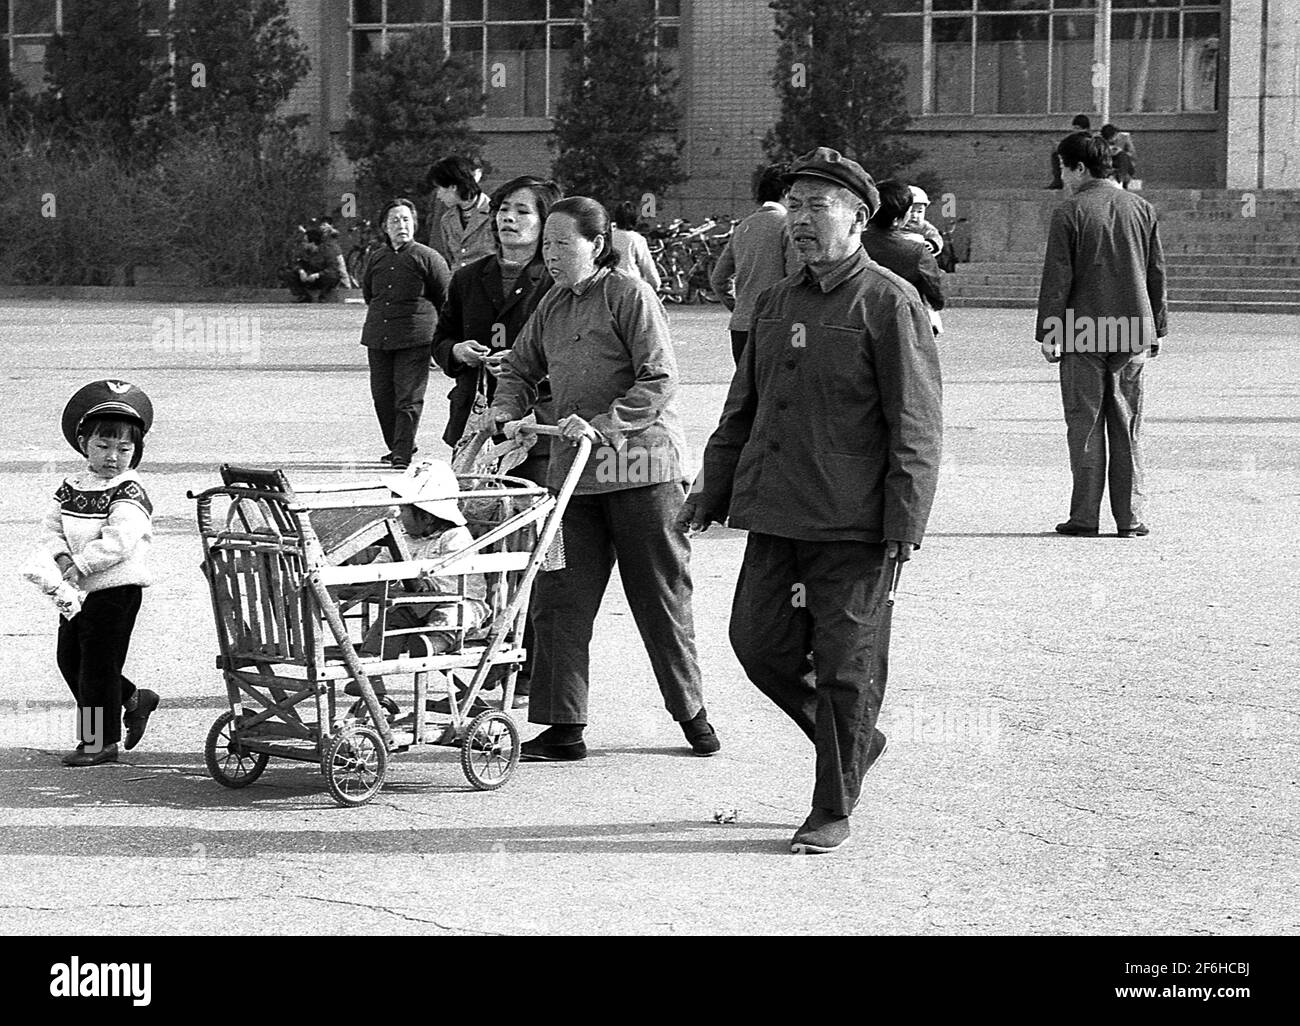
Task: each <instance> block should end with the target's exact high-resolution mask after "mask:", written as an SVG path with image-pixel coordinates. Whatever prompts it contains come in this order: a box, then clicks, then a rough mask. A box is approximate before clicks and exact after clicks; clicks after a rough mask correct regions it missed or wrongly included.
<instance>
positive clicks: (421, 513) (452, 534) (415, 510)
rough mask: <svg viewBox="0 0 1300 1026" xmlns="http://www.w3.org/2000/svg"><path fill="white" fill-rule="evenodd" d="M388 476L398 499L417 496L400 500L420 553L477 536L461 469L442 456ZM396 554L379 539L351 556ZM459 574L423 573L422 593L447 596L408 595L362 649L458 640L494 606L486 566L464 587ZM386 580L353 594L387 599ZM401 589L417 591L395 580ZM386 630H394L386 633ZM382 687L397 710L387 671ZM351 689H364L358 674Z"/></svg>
mask: <svg viewBox="0 0 1300 1026" xmlns="http://www.w3.org/2000/svg"><path fill="white" fill-rule="evenodd" d="M382 481H383V484H384V485H385V486H386V487H387V488H388V489H389V490H390V491H391V492H392V493H393V495H394V497H396V498H398V499H405V500H410V504H408V505H403V506H402V507H401V525H402V530H403V532H404V533H405V535H406V540H407V544H408V546H409V548H410V551H411V558H413V559H438V558H440V557H442V556H445V555H447V554H449V553H452V552H456V551H459V550H460V549H463V548H466V547H467V546H469V545H471V544H473V540H474V539H473V536H472V535H471V533H470V531H469V528H468V527H466V526H465V516H464V514H463V513H462V512H461V509H460V504H459V503H458V502H457V500H456V495H457V493H458V491H459V488H458V485H457V482H456V475H455V474H454V473H453V472H452V469H451V467H450V466H449V465H448V464H446V463H442V462H438V461H429V462H426V463H422V464H419V465H417V466H414V467H412V468H411V469H410V470H409V471H407V472H406V473H404V474H395V475H392V476H389V477H385V478H383V479H382ZM391 559H392V557H391V556H390V554H389V553H388V551H387V550H385V549H381V548H379V547H373V548H369V549H364V550H362V551H361V552H359V553H357V555H355V556H353V557H352V558H351V559H349V560H348V563H350V564H358V563H375V562H389V561H391ZM459 582H460V579H459V578H458V577H454V576H451V577H421V578H420V580H419V582H418V583H417V584H416V592H417V593H427V594H429V595H431V596H442V598H440V599H438V600H435V601H431V602H411V603H407V602H403V603H401V604H398V605H394V606H391V607H390V608H389V609H388V610H387V615H386V616H384V617H380V618H377V619H376V621H375V622H374V623H373V624H372V625H371V627H370V629H369V631H367V633H366V636H365V639H364V640H363V641H362V643H361V646H360V648H359V649H358V652H359V654H360V655H362V656H382V658H384V659H397V658H399V657H400V656H401V655H403V654H404V653H409V654H412V655H417V656H422V655H426V654H432V655H441V654H442V653H444V652H448V651H450V650H451V649H453V648H455V647H456V645H457V644H458V643H459V641H460V639H461V638H463V637H464V635H465V632H466V631H472V630H474V629H476V628H478V627H481V626H482V625H483V624H484V623H486V622H487V620H488V618H489V616H490V613H491V611H490V609H489V607H488V604H487V602H486V601H484V598H485V596H486V594H487V586H486V583H485V581H484V580H483V576H482V575H481V574H472V575H469V576H468V577H467V578H466V580H465V587H464V594H462V593H461V587H460V583H459ZM383 595H384V586H383V585H382V584H374V585H363V586H361V587H360V588H356V589H349V590H348V591H347V592H346V593H345V597H347V598H362V597H364V598H373V599H380V600H382V598H383ZM394 596H401V597H404V598H411V597H414V596H412V595H411V594H410V593H409V592H408V593H403V592H402V591H401V590H400V589H398V588H393V589H392V590H391V591H390V593H389V597H390V599H391V598H392V597H394ZM425 627H434V628H437V627H446V628H448V629H447V630H433V631H428V630H421V631H419V632H418V633H412V634H395V635H394V634H393V633H392V632H394V631H405V630H411V629H414V628H425ZM385 635H387V636H385ZM374 688H375V695H376V697H377V698H378V699H379V701H380V704H381V705H382V706H383V707H384V709H385V710H386V711H387V712H388V713H389V714H390V715H396V713H397V712H398V711H399V710H398V707H397V704H396V703H395V702H393V700H392V699H391V698H389V697H388V695H387V693H386V690H385V688H384V683H383V678H382V677H377V678H375V681H374ZM344 690H345V691H346V692H347V693H348V694H349V695H353V696H359V695H360V693H361V692H360V689H359V688H357V685H356V684H355V682H349V683H348V685H347V687H346V688H345V689H344Z"/></svg>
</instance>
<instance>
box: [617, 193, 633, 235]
mask: <svg viewBox="0 0 1300 1026" xmlns="http://www.w3.org/2000/svg"><path fill="white" fill-rule="evenodd" d="M614 227H615V228H622V229H623V230H624V231H625V232H634V231H636V205H635V204H634V203H633V202H632V201H631V200H624V201H623V202H622V203H620V204H619V205H618V206H616V207H615V208H614Z"/></svg>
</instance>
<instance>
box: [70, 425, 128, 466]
mask: <svg viewBox="0 0 1300 1026" xmlns="http://www.w3.org/2000/svg"><path fill="white" fill-rule="evenodd" d="M92 438H114V439H122V440H124V441H128V442H130V443H131V444H132V445H134V446H135V452H133V453H132V454H131V469H132V470H134V469H135V468H136V467H138V466H139V465H140V460H141V458H142V457H143V456H144V431H143V430H141V428H140V422H139V421H138V420H135V419H134V418H132V417H115V416H113V415H112V414H104V413H100V414H96V415H95V416H93V417H87V418H86V419H85V420H83V421H82V422H81V424H80V426H79V427H78V428H77V441H78V442H79V443H80V442H83V440H84V441H85V442H89V441H90V439H92ZM81 451H82V453H85V451H86V446H85V445H84V444H82V445H81Z"/></svg>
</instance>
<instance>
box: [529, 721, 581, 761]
mask: <svg viewBox="0 0 1300 1026" xmlns="http://www.w3.org/2000/svg"><path fill="white" fill-rule="evenodd" d="M584 726H585V724H580V723H577V724H562V725H557V726H554V727H548V728H547V729H546V730H544V731H542V732H541V733H540V734H538V735H537V736H536V737H535V738H533V739H532V740H531V741H525V742H524V743H523V744H522V745H521V746H520V758H522V759H524V760H526V761H528V762H577V761H578V760H579V759H585V758H586V757H587V743H586V742H585V741H583V740H582V729H583V727H584Z"/></svg>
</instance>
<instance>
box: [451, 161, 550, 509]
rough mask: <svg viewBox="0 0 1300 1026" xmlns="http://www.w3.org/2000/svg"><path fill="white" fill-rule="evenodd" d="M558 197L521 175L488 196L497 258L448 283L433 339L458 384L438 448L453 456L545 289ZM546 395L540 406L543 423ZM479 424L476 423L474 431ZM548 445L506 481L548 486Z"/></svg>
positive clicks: (545, 442)
mask: <svg viewBox="0 0 1300 1026" xmlns="http://www.w3.org/2000/svg"><path fill="white" fill-rule="evenodd" d="M561 195H562V193H561V192H560V187H559V186H558V185H556V184H555V183H554V182H552V181H548V180H545V179H542V178H537V177H534V176H533V175H523V176H521V177H519V178H514V179H511V180H510V181H508V182H506V183H505V185H503V186H501V188H499V189H497V190H496V192H494V193H493V194H492V200H491V203H492V217H493V221H494V224H495V226H496V235H497V251H496V253H494V254H493V255H491V256H486V257H481V258H479V259H478V260H476V261H474V262H473V263H470V264H466V265H465V266H464V267H462V268H461V269H460V270H458V271H457V272H456V273H455V274H453V275H452V279H451V288H450V289H449V291H448V295H447V305H446V306H445V307H444V308H443V311H442V317H441V318H440V319H439V321H438V330H437V332H436V333H435V335H434V339H433V359H434V361H435V362H436V363H437V364H438V366H439V367H441V368H442V370H443V372H444V373H445V374H447V375H448V376H449V377H452V378H455V379H456V384H455V386H454V387H453V388H452V390H451V392H450V393H448V399H449V400H450V401H451V410H450V413H449V416H448V419H447V428H446V430H445V431H444V432H443V435H442V438H443V441H444V442H446V443H447V444H448V445H450V446H451V447H452V448H453V449H455V448H456V447H457V446H458V445H459V444H460V442H461V440H462V439H465V438H466V437H467V436H469V435H472V434H473V433H474V432H475V431H477V430H478V429H479V427H480V426H482V423H491V421H490V420H487V421H482V415H483V414H484V412H485V411H486V410H487V407H488V404H489V403H490V402H491V401H492V397H493V395H494V394H495V393H496V375H497V372H498V369H499V367H500V364H501V360H502V359H503V358H504V356H505V354H506V353H507V352H509V350H510V347H511V346H513V345H514V343H515V337H516V336H517V335H518V334H519V329H520V328H522V327H523V326H524V322H525V321H527V320H528V318H529V317H531V316H532V313H533V311H534V310H535V309H537V304H538V303H539V302H541V299H542V297H543V296H544V295H546V293H547V291H548V290H549V289H550V287H551V276H550V274H548V273H547V270H546V265H545V263H544V262H543V261H542V226H543V225H544V224H545V223H546V216H547V213H548V212H549V211H550V209H551V207H552V205H554V204H555V203H557V202H558V201H559V199H560V196H561ZM548 399H549V390H548V389H546V388H545V386H543V388H542V390H541V395H540V396H539V399H538V406H539V412H540V414H541V418H542V422H543V423H550V424H553V423H554V420H550V419H547V405H548V404H547V400H548ZM480 421H482V423H480ZM548 451H549V445H548V440H547V439H542V438H539V439H538V440H537V444H536V445H535V446H534V447H533V449H532V451H531V452H530V454H529V458H528V460H527V461H526V462H525V463H524V464H523V465H521V466H519V467H516V468H515V469H514V470H513V471H511V473H513V474H514V475H516V476H518V477H523V478H525V479H527V480H529V481H533V482H535V483H537V484H542V483H544V482H545V480H546V456H547V452H548Z"/></svg>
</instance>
